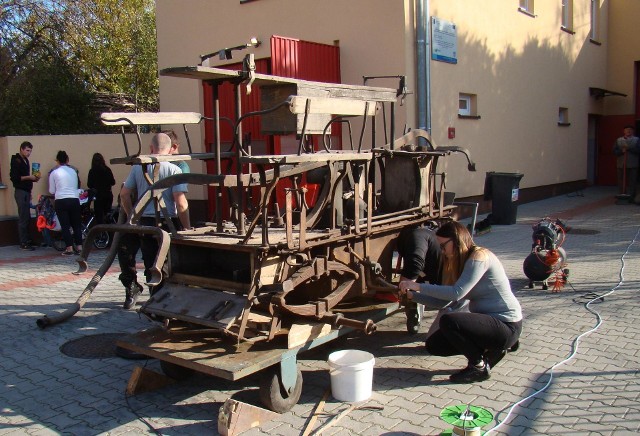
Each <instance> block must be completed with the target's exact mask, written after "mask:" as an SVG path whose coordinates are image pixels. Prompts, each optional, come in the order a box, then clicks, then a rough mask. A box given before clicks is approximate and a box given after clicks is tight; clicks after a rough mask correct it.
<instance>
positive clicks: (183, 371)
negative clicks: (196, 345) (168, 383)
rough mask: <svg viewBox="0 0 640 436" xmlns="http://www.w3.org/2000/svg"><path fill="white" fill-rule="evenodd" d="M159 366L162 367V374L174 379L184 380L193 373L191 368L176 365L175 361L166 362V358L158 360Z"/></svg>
mask: <svg viewBox="0 0 640 436" xmlns="http://www.w3.org/2000/svg"><path fill="white" fill-rule="evenodd" d="M160 368H162V372H163V373H164V375H166V376H167V377H169V378H172V379H174V380H186V379H188V378H189V377H191V376H192V375H193V373H194V371H193V369H191V368H186V367H184V366H180V365H176V364H175V363H171V362H167V361H166V360H161V361H160Z"/></svg>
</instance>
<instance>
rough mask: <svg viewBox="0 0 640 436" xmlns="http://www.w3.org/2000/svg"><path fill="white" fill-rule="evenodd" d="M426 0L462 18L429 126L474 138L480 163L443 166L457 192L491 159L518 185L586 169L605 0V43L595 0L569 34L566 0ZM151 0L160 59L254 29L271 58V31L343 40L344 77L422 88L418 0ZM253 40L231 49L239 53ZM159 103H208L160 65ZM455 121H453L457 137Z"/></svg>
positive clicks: (235, 39) (464, 139)
mask: <svg viewBox="0 0 640 436" xmlns="http://www.w3.org/2000/svg"><path fill="white" fill-rule="evenodd" d="M630 1H633V0H630ZM427 3H428V4H429V5H430V6H429V7H430V9H429V11H428V15H429V16H434V17H437V18H440V19H442V20H447V21H452V22H454V23H455V24H456V25H457V29H458V30H457V31H458V34H457V44H458V63H457V64H455V65H454V64H447V63H443V62H437V61H431V62H430V67H431V108H432V110H431V120H432V121H431V126H432V134H433V137H434V140H435V143H436V144H439V145H458V146H462V147H465V148H468V149H469V150H470V151H471V153H472V156H473V158H474V159H475V160H476V162H477V168H478V172H477V173H468V172H467V171H466V162H465V161H464V159H463V158H462V157H454V158H453V159H449V160H448V163H447V164H446V165H445V166H443V167H442V168H439V170H445V171H447V173H448V179H447V180H448V183H447V187H448V189H450V190H452V191H455V192H456V195H457V197H467V196H473V195H479V194H481V193H482V190H483V185H484V177H485V172H486V171H500V172H521V173H524V174H525V177H524V178H523V179H522V182H521V184H520V186H521V187H523V188H526V187H534V186H542V185H550V184H555V183H563V182H571V181H576V180H584V179H585V178H586V170H587V120H588V114H602V113H604V103H603V101H596V100H595V99H593V98H592V97H590V96H589V91H588V88H589V87H590V86H592V87H603V88H604V87H607V86H608V82H607V72H608V71H607V65H606V61H607V56H606V53H607V50H608V48H609V44H608V40H607V38H606V35H607V31H608V14H607V4H608V2H607V1H604V0H601V10H600V18H599V23H600V35H602V37H601V40H599V44H595V43H593V42H591V41H590V38H589V29H590V25H589V22H590V13H589V6H590V0H574V2H573V5H574V8H573V9H574V11H573V12H574V13H573V31H574V32H575V33H573V34H572V33H569V32H565V31H563V30H561V28H560V26H561V2H559V1H556V2H550V1H537V2H535V5H536V9H535V17H532V16H529V15H527V14H524V13H522V12H520V11H518V1H516V0H512V1H508V0H503V1H492V2H477V1H473V0H431V1H429V2H427ZM156 8H157V30H158V61H159V67H160V68H161V69H162V68H166V67H171V66H185V65H196V64H197V63H198V62H199V60H200V58H199V55H200V54H205V53H210V52H213V51H216V50H219V49H221V48H225V47H230V46H236V45H239V44H243V43H244V42H247V41H248V40H249V38H250V37H252V36H257V37H258V38H259V39H261V40H262V41H263V43H264V44H263V45H262V46H261V47H258V48H255V49H252V50H253V52H254V53H255V55H256V58H266V57H269V53H270V48H269V45H268V41H269V37H270V36H271V35H274V34H275V35H281V36H288V37H294V38H300V39H304V40H309V41H314V42H320V43H327V44H333V43H334V41H339V45H340V51H341V69H342V81H343V83H348V84H362V76H363V75H398V74H405V75H407V77H408V79H409V81H408V83H409V87H410V88H411V91H413V92H415V90H416V83H415V80H416V79H415V73H414V72H415V41H414V38H415V33H414V32H415V29H414V16H413V13H414V8H415V2H414V1H413V0H403V1H400V0H396V1H389V0H350V1H348V2H345V1H337V0H324V1H321V2H318V1H315V0H268V1H267V0H256V1H252V2H247V3H244V4H242V3H240V1H239V0H218V1H215V2H211V1H208V0H191V1H189V2H186V3H185V2H176V1H171V0H157V2H156ZM246 52H247V51H244V52H235V53H237V54H236V55H235V58H234V62H236V61H239V60H241V59H242V57H243V56H244V53H246ZM235 53H234V54H235ZM216 62H217V63H219V61H216V60H215V59H214V60H213V65H216ZM371 84H372V85H375V86H388V87H394V88H395V87H396V86H397V82H395V81H389V82H386V83H385V82H383V81H376V82H375V83H374V82H372V83H371ZM461 92H463V93H471V94H476V95H477V101H478V115H480V117H481V118H480V119H479V120H469V119H459V118H458V115H457V113H458V95H459V93H461ZM415 98H416V97H415V94H410V95H409V96H408V97H407V99H406V101H405V104H404V106H402V107H398V118H397V126H398V131H401V130H402V129H403V127H404V126H405V124H406V125H407V126H408V127H410V128H413V127H415V126H416V124H417V123H416V115H415V112H416V111H415V108H416V101H415ZM160 103H161V108H162V110H165V111H166V110H189V111H202V93H201V86H200V83H198V81H195V80H188V79H176V78H167V77H161V79H160ZM560 107H565V108H568V111H569V122H570V126H562V127H560V126H558V109H559V108H560ZM448 127H455V128H456V138H455V139H454V140H449V139H448V138H447V128H448ZM201 138H202V137H201V136H200V137H197V136H194V143H198V144H200V143H201V142H202V140H201Z"/></svg>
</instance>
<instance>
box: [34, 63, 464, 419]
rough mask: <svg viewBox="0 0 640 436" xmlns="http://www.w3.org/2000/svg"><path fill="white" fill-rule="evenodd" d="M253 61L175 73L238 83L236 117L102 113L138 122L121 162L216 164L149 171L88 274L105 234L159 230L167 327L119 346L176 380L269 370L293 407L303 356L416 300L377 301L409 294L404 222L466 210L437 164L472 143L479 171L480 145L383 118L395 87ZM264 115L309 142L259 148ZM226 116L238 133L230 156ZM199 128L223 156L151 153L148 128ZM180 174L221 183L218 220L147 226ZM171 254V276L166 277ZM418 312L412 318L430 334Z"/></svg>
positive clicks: (123, 123)
mask: <svg viewBox="0 0 640 436" xmlns="http://www.w3.org/2000/svg"><path fill="white" fill-rule="evenodd" d="M251 64H252V57H250V56H248V57H247V58H246V59H245V62H244V68H243V70H242V71H232V70H225V69H219V68H210V67H202V66H197V67H179V68H169V69H165V70H162V71H161V74H162V75H164V76H171V77H183V78H188V79H192V80H194V79H195V80H201V81H203V82H205V83H206V84H208V85H210V86H211V87H212V89H213V93H214V103H215V107H219V104H220V103H219V96H220V95H221V94H223V93H221V92H219V91H220V89H222V88H223V87H225V86H227V87H228V86H231V87H232V88H233V93H232V94H231V95H233V96H234V99H235V105H234V107H235V118H234V119H227V118H225V117H222V116H221V115H220V113H215V116H214V117H212V118H205V117H203V116H201V115H200V114H196V113H157V114H155V113H105V114H103V115H102V121H103V123H104V124H107V125H112V126H118V127H120V128H121V129H122V131H123V133H124V132H125V131H126V129H129V128H133V129H134V130H135V131H136V132H138V136H137V138H138V151H137V153H129V146H128V145H127V143H126V136H125V135H124V134H123V138H125V152H126V156H124V157H122V158H116V159H112V160H111V163H112V164H127V165H142V166H143V167H145V168H146V167H147V166H149V165H153V164H154V163H156V162H160V161H165V160H166V161H176V160H185V161H190V160H205V161H207V163H208V164H207V167H208V168H209V173H207V174H199V173H193V172H192V173H190V174H178V175H174V176H171V177H168V178H166V179H163V180H160V181H156V182H152V181H151V180H149V183H150V188H149V190H148V191H147V192H146V193H144V195H143V196H142V197H141V198H140V200H139V201H138V202H137V204H136V205H135V210H134V212H133V214H132V215H133V216H132V217H130V218H129V219H128V222H126V223H120V224H112V225H99V226H95V227H94V228H92V229H91V230H90V231H89V234H88V236H87V242H86V243H85V247H84V250H83V252H82V255H81V257H80V258H79V259H78V262H79V263H80V271H83V270H86V258H87V256H88V254H89V251H90V249H91V247H90V244H91V242H92V240H93V239H94V238H95V235H96V234H97V233H98V232H101V231H105V230H106V231H112V232H116V238H117V237H118V235H119V234H123V233H136V234H150V235H153V236H154V237H156V238H157V239H158V241H159V246H160V249H159V254H158V257H157V259H156V262H155V266H154V268H153V271H154V275H153V277H152V279H151V280H150V282H149V283H148V284H149V285H153V286H158V285H162V286H161V289H160V290H159V291H158V292H156V293H155V294H154V295H153V296H152V297H151V298H150V299H149V300H148V301H147V302H146V303H144V304H143V305H142V307H141V308H140V309H139V311H140V313H141V314H143V315H145V316H147V317H149V318H150V319H152V320H154V321H157V324H158V325H157V327H154V328H152V329H149V330H145V331H142V332H139V333H137V334H135V335H132V336H130V337H128V338H126V339H123V340H121V341H119V343H118V345H119V346H120V347H122V348H124V349H127V350H130V351H133V352H137V353H141V354H144V355H148V356H152V357H154V358H157V359H160V360H161V362H162V368H163V370H164V371H165V372H166V374H167V375H169V376H172V377H176V378H181V377H183V376H185V375H187V374H188V373H189V372H190V371H193V370H196V371H201V372H203V373H207V374H211V375H214V376H218V377H222V378H225V379H228V380H238V379H240V378H242V377H245V376H247V375H249V374H252V373H255V372H257V371H262V372H263V375H264V377H263V383H262V384H261V387H260V397H261V399H262V401H263V402H264V403H265V405H266V406H267V407H269V408H270V409H272V410H275V411H277V412H284V411H286V410H288V409H290V408H291V407H292V406H293V405H294V404H296V402H297V401H298V398H299V396H300V392H301V387H302V375H301V372H300V370H299V369H298V367H297V363H296V362H297V355H298V354H299V353H301V352H304V351H306V350H309V349H311V348H314V347H316V346H319V345H322V344H325V343H327V342H329V341H331V340H333V339H335V338H337V337H339V336H341V335H344V334H346V333H348V332H349V331H352V330H354V329H357V330H361V331H364V332H366V333H368V334H370V333H373V332H374V331H375V330H376V324H375V323H376V322H378V321H379V320H382V319H384V318H385V317H387V316H390V315H391V314H393V313H396V312H398V311H400V310H402V306H401V304H400V303H399V302H398V301H389V300H379V299H375V298H373V297H374V296H375V295H376V294H384V293H389V294H393V293H394V290H395V288H396V286H395V283H393V280H392V277H393V272H394V269H393V266H392V260H393V256H394V251H395V240H396V238H397V236H398V234H399V232H400V230H401V229H403V228H405V227H407V226H414V227H418V226H423V225H427V224H433V225H438V224H441V223H442V222H445V221H447V220H450V219H452V218H451V214H452V212H453V210H454V209H455V206H453V205H447V204H445V202H444V198H445V196H444V178H445V176H444V173H438V172H437V171H436V167H437V163H438V161H439V160H440V159H443V158H446V157H448V156H449V155H451V154H452V153H462V154H464V155H465V157H466V159H467V160H468V166H469V169H470V170H475V168H474V164H473V162H472V161H471V158H470V156H469V154H468V152H467V151H466V150H464V149H462V148H459V147H437V146H436V145H435V144H433V142H432V141H431V138H430V136H429V134H428V133H427V132H425V131H422V130H412V131H410V132H408V133H406V134H405V135H403V136H399V137H397V138H396V137H395V125H394V120H393V116H391V117H387V116H384V117H380V116H379V115H380V114H381V113H383V114H385V113H386V111H387V110H388V109H389V107H390V113H391V114H392V115H393V114H394V107H395V104H396V99H397V98H398V95H399V91H397V90H395V89H390V88H378V87H370V86H354V85H344V84H330V83H320V82H310V81H304V80H297V79H290V78H284V77H277V76H271V75H264V74H257V73H255V69H254V68H252V65H251ZM249 91H251V92H252V93H258V94H259V102H260V103H259V107H250V106H249V107H248V108H247V109H246V111H243V105H242V102H244V101H245V97H246V94H247V93H248V92H249ZM385 108H386V109H385ZM381 118H382V120H381ZM256 120H259V121H260V124H261V126H262V134H263V135H265V137H266V138H273V137H275V136H277V135H284V136H287V139H288V141H289V142H290V143H291V142H292V141H293V143H294V147H293V148H295V149H297V150H293V151H292V153H290V154H268V153H261V154H256V153H252V149H253V148H254V147H252V144H251V136H250V135H244V134H243V125H246V124H249V123H254V122H255V121H256ZM352 120H353V121H354V122H358V123H360V127H361V133H360V136H359V139H357V140H356V141H355V142H356V143H357V145H354V144H353V141H352V145H351V148H350V149H346V150H344V149H340V150H335V149H332V146H331V143H332V141H331V139H330V138H331V135H332V134H333V135H335V134H336V133H335V132H334V133H332V128H336V126H338V125H342V123H344V122H345V121H348V123H349V130H350V131H351V129H350V123H351V121H352ZM221 121H222V122H224V123H225V126H228V125H230V126H231V131H232V138H231V145H230V146H228V148H227V149H226V150H225V149H223V146H222V145H221V144H222V142H223V141H222V140H221V138H223V136H224V132H223V130H222V129H221V127H220V124H221ZM200 123H204V124H205V126H204V127H205V129H209V128H211V129H213V131H214V132H215V134H214V137H215V138H217V139H216V141H215V143H214V144H213V145H212V147H211V151H209V152H206V153H193V152H192V150H191V144H190V143H189V144H188V148H189V153H188V154H183V155H170V156H158V155H143V154H141V153H140V151H141V149H142V140H141V137H140V135H139V129H138V126H141V125H163V126H166V125H182V126H183V128H184V132H185V136H186V138H187V141H189V137H188V133H187V125H190V124H196V125H198V124H200ZM376 130H377V131H378V132H381V131H384V133H385V135H384V136H385V138H386V137H390V138H393V139H391V140H385V141H384V142H385V143H384V144H377V143H376V137H377V136H381V135H379V133H378V135H376ZM366 137H370V143H368V144H367V146H365V145H364V143H365V138H366ZM266 142H267V145H268V144H269V141H268V140H267V141H266ZM333 142H335V136H334V138H333ZM266 149H267V150H269V147H268V146H267V147H266ZM192 170H193V168H192ZM181 183H188V184H191V185H201V186H206V187H207V189H208V190H209V194H210V195H209V197H210V201H211V202H212V206H213V207H212V210H213V214H212V215H213V218H212V220H211V222H206V223H202V224H201V225H198V226H196V227H195V228H193V229H188V230H182V231H180V230H177V229H175V228H171V229H170V231H168V232H166V231H164V230H162V229H161V228H160V227H153V226H140V225H137V224H138V221H139V219H140V216H141V214H142V211H143V210H144V208H145V206H146V205H147V204H148V203H149V202H154V203H156V204H157V207H158V211H159V214H161V213H162V197H161V193H162V191H163V190H164V189H167V188H169V187H171V186H173V185H176V184H181ZM169 221H170V220H169ZM115 244H116V243H115V242H114V245H115ZM113 250H114V247H113V246H112V251H113ZM112 259H113V257H112V256H108V259H107V261H110V260H112ZM165 259H166V263H167V264H166V267H167V268H168V274H166V275H163V274H162V272H161V271H162V267H163V265H164V263H165ZM107 268H108V266H107ZM102 270H104V271H106V269H105V268H102ZM102 270H101V271H102ZM98 281H99V279H98ZM92 282H94V284H93V285H92V286H93V287H95V280H92ZM391 300H393V299H391ZM41 321H42V320H41ZM46 322H49V323H52V322H51V321H45V323H46ZM415 322H416V321H415V320H412V321H411V322H408V323H407V327H408V328H409V329H415V325H414V324H415ZM39 325H40V324H39Z"/></svg>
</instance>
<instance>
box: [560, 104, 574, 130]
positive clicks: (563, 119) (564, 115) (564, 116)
mask: <svg viewBox="0 0 640 436" xmlns="http://www.w3.org/2000/svg"><path fill="white" fill-rule="evenodd" d="M558 125H559V126H569V125H571V123H570V122H569V108H566V107H559V108H558Z"/></svg>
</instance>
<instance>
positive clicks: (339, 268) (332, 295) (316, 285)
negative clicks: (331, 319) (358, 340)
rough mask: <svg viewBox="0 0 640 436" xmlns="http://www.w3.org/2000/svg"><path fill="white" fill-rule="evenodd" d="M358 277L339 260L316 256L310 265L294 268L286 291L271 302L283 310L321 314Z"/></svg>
mask: <svg viewBox="0 0 640 436" xmlns="http://www.w3.org/2000/svg"><path fill="white" fill-rule="evenodd" d="M357 279H358V273H356V272H355V271H353V270H352V269H351V268H349V267H348V266H346V265H345V264H342V263H340V262H335V261H329V260H326V259H322V258H316V262H314V263H313V264H312V265H309V266H305V267H302V268H300V269H299V270H298V271H296V272H295V273H294V274H293V275H292V276H291V277H290V278H289V279H288V280H287V282H288V288H289V290H287V291H283V292H279V293H278V294H276V295H275V296H274V297H273V298H272V300H271V302H272V304H273V305H275V306H277V307H279V308H280V309H281V310H282V311H284V312H286V313H291V314H294V315H299V316H316V317H322V316H323V315H324V314H325V313H327V312H330V311H331V309H332V308H333V307H334V306H335V305H337V304H338V303H340V302H341V301H342V299H343V298H344V297H345V296H346V295H347V294H348V293H349V290H350V289H351V287H352V286H353V284H354V283H355V281H356V280H357Z"/></svg>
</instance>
